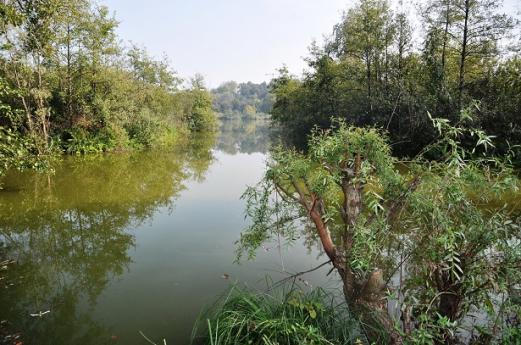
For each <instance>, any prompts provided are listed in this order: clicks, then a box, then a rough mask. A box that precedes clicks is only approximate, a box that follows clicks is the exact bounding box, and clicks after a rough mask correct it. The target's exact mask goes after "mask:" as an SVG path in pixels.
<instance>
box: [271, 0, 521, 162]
mask: <svg viewBox="0 0 521 345" xmlns="http://www.w3.org/2000/svg"><path fill="white" fill-rule="evenodd" d="M499 6H500V2H497V1H490V0H431V1H429V2H428V3H426V4H424V6H423V8H422V11H421V13H420V14H421V16H420V20H421V24H422V25H421V26H420V27H421V28H422V29H421V30H422V31H421V32H419V30H420V29H418V30H416V33H415V34H416V35H415V36H419V35H423V44H422V47H421V48H420V49H415V48H414V47H413V45H412V37H413V30H412V26H411V24H410V23H409V20H408V18H407V16H406V15H405V14H404V13H396V12H395V11H393V10H391V9H390V7H389V4H388V2H387V1H386V0H361V1H359V2H358V4H357V5H356V6H354V7H353V8H352V9H350V10H349V11H347V12H346V13H345V15H344V16H343V18H342V20H341V22H340V23H339V24H337V25H336V26H335V28H334V32H333V35H332V37H331V38H330V39H329V40H328V41H327V42H326V43H325V45H324V46H323V47H317V46H316V45H315V46H313V47H312V49H311V52H310V57H309V58H308V59H307V61H308V64H309V67H310V71H309V72H307V73H305V74H304V76H303V77H302V78H297V77H295V76H291V75H289V73H288V72H287V70H285V69H282V70H281V73H280V74H279V76H278V77H277V78H275V79H274V80H273V81H272V83H271V89H272V93H273V94H274V95H275V102H274V106H273V111H272V115H273V119H274V120H275V121H276V122H278V123H279V124H281V125H282V126H284V127H285V128H286V129H288V130H290V132H293V137H294V138H295V140H294V141H295V142H296V143H297V144H301V145H302V144H305V143H306V140H305V136H306V134H308V133H310V131H311V129H312V128H313V127H314V126H319V127H322V128H326V127H329V125H330V119H331V118H332V117H340V118H343V119H345V120H346V121H347V122H348V123H351V124H354V125H376V126H378V127H383V128H385V129H387V130H388V131H389V132H390V137H391V144H392V147H393V151H394V152H395V153H398V154H400V155H413V154H415V153H417V152H418V151H419V150H421V148H422V147H424V146H425V145H426V144H427V143H429V142H431V141H432V139H433V138H434V136H435V135H436V133H435V132H434V131H433V130H432V128H431V126H430V122H429V119H428V117H427V112H430V113H431V114H435V115H436V116H440V117H444V118H447V119H450V120H451V121H457V120H458V118H459V114H460V111H461V109H464V108H466V107H468V106H469V105H471V104H475V105H477V108H476V109H477V110H476V111H477V118H476V120H475V121H476V122H477V123H479V126H482V127H485V128H487V126H490V127H488V128H487V129H490V130H489V132H490V134H492V135H495V136H498V137H500V138H501V139H502V141H500V142H499V143H498V148H497V152H503V153H504V152H506V151H505V150H507V147H508V144H507V141H508V142H510V143H513V142H514V141H515V140H516V138H518V133H517V127H518V126H519V125H520V124H521V123H520V122H519V121H520V120H519V118H518V119H515V118H514V117H513V116H511V115H507V113H508V112H510V113H512V112H513V113H519V111H520V108H515V109H512V107H511V106H510V105H507V104H512V103H514V104H517V103H518V102H517V99H518V98H519V97H518V96H517V94H514V93H513V92H510V88H509V89H508V90H505V91H506V92H507V93H508V95H509V96H510V97H511V98H509V100H508V101H507V100H506V98H503V97H497V96H498V95H497V94H496V91H497V89H496V88H497V87H498V84H497V80H496V78H499V74H500V75H501V77H500V78H505V79H507V80H510V81H511V82H513V83H514V84H515V83H516V82H515V81H516V80H519V74H516V73H517V72H516V68H515V67H513V66H516V65H518V63H517V62H516V61H518V60H519V54H518V52H517V51H516V52H514V53H513V54H512V53H511V54H508V55H507V54H505V50H504V49H503V48H504V47H502V45H504V43H505V42H506V40H505V38H507V37H508V34H509V33H510V32H511V29H512V28H514V27H515V25H516V24H517V22H516V21H514V20H513V19H512V18H510V17H508V16H507V15H505V14H501V13H500V12H499V9H500V7H499ZM507 71H508V72H507ZM507 74H508V75H507ZM505 102H507V104H505ZM504 107H508V108H509V110H508V111H507V112H504V111H500V110H499V109H500V108H501V109H502V108H504ZM491 117H493V118H494V122H495V124H492V123H491V121H490V119H491ZM500 124H501V125H500Z"/></svg>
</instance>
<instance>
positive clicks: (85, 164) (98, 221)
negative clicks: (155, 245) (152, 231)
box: [0, 135, 215, 344]
mask: <svg viewBox="0 0 521 345" xmlns="http://www.w3.org/2000/svg"><path fill="white" fill-rule="evenodd" d="M193 139H194V140H192V142H193V143H192V144H190V145H186V146H185V147H183V148H179V149H177V150H175V151H171V152H141V153H122V154H110V155H104V156H88V157H66V158H65V159H64V160H63V162H60V163H58V164H57V165H56V173H55V174H51V175H44V174H36V173H31V172H26V173H17V172H12V173H11V174H9V175H7V176H6V177H5V178H4V179H3V182H2V183H3V187H4V190H2V191H0V215H1V218H0V261H2V260H5V259H11V260H14V263H13V264H10V265H8V269H7V270H3V271H1V272H2V273H0V278H2V279H0V289H1V290H2V293H0V320H9V324H10V325H11V327H12V328H13V329H15V330H18V331H21V332H22V334H23V340H24V342H25V343H27V344H51V343H52V344H56V340H57V339H59V343H62V344H105V343H111V342H112V343H113V341H114V340H115V338H114V337H113V336H112V334H111V332H110V329H107V328H104V327H102V326H101V325H100V324H98V323H97V322H96V321H95V320H93V319H91V317H90V313H89V311H91V310H92V308H94V307H95V305H96V300H97V298H98V297H99V296H100V294H101V293H102V292H103V290H104V289H105V288H106V287H107V285H108V283H109V282H110V281H111V280H112V279H114V278H115V277H117V276H119V275H121V274H122V273H123V272H124V271H125V269H126V268H127V267H128V265H129V264H130V262H131V258H130V256H129V254H128V251H129V249H130V248H131V247H133V246H134V245H135V242H134V235H133V234H132V231H131V229H133V228H135V227H137V226H138V225H139V224H141V223H142V222H144V221H146V220H147V219H148V218H149V217H150V216H151V215H152V214H153V213H154V212H155V211H156V210H157V209H158V208H160V207H169V208H171V207H173V206H174V202H175V199H176V197H177V196H178V195H179V193H180V192H181V191H182V190H183V189H184V188H185V186H184V184H183V183H184V182H185V181H187V180H188V179H196V180H199V181H200V180H203V179H204V175H205V172H206V170H207V169H208V167H209V165H210V163H211V161H212V159H213V157H212V151H211V148H212V147H213V144H214V142H215V136H213V135H204V136H201V138H193ZM11 284H13V285H11ZM47 310H50V313H48V314H46V315H44V316H43V317H32V316H30V314H34V313H38V312H45V311H47ZM0 343H1V340H0Z"/></svg>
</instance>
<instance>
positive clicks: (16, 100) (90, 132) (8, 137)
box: [0, 0, 215, 169]
mask: <svg viewBox="0 0 521 345" xmlns="http://www.w3.org/2000/svg"><path fill="white" fill-rule="evenodd" d="M0 13H1V17H0V45H1V53H0V127H1V133H2V134H1V135H2V137H1V138H0V159H1V165H2V167H3V168H4V169H5V168H6V167H7V166H11V165H16V162H14V161H22V160H21V159H20V158H22V157H21V156H24V157H30V156H44V155H49V154H53V153H56V152H67V153H95V152H103V151H110V150H121V149H133V148H144V147H155V146H165V145H171V144H172V143H173V142H175V140H177V139H179V138H180V137H182V136H186V135H187V134H188V133H189V132H190V131H192V132H194V131H201V130H206V129H211V128H213V127H214V125H215V119H214V115H213V112H212V108H211V105H212V104H211V95H210V94H209V92H208V91H207V90H206V88H205V87H204V83H203V81H202V79H201V77H198V76H196V77H195V78H194V79H193V80H192V81H191V83H190V85H189V86H188V87H186V86H183V81H182V80H181V79H180V78H179V77H178V76H177V75H176V74H175V72H173V71H172V69H171V68H170V66H169V63H168V60H167V59H166V58H164V59H162V60H155V59H153V58H151V57H150V56H149V55H148V54H147V53H146V51H145V50H144V49H142V48H139V47H137V46H131V47H122V46H121V44H120V43H119V39H118V37H117V36H116V33H115V30H116V28H117V25H118V23H117V21H116V20H115V19H114V18H113V17H112V16H111V15H110V14H109V11H108V9H107V8H106V7H103V6H98V5H96V4H94V3H93V2H92V1H89V0H34V1H33V0H31V1H3V2H2V3H1V4H0ZM13 160H14V161H13ZM26 165H31V163H29V164H26Z"/></svg>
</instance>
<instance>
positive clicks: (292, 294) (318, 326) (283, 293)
mask: <svg viewBox="0 0 521 345" xmlns="http://www.w3.org/2000/svg"><path fill="white" fill-rule="evenodd" d="M367 343H368V342H367V340H366V337H365V336H364V335H363V334H362V332H361V328H360V325H359V323H358V321H357V320H356V318H354V317H353V316H352V315H351V314H350V313H349V310H348V309H347V306H346V305H345V303H338V300H337V299H335V297H334V295H333V294H331V293H328V292H326V291H325V290H323V289H320V288H317V289H315V290H313V291H312V292H310V293H304V292H302V291H301V290H300V289H299V288H298V287H296V286H295V285H292V286H285V287H281V288H277V289H275V290H271V291H270V292H269V293H265V292H258V291H254V290H251V289H248V288H244V287H239V286H234V287H232V288H231V289H230V291H229V292H228V293H226V294H225V295H224V296H223V297H221V298H220V299H219V300H218V302H217V303H216V304H215V305H213V306H212V307H210V308H209V309H208V310H206V312H204V313H203V314H202V315H201V317H200V318H199V320H198V321H197V322H196V325H195V327H194V331H193V333H192V344H209V345H231V344H253V345H257V344H259V345H306V344H309V345H311V344H313V345H322V344H324V345H326V344H327V345H332V344H334V345H344V344H356V345H358V344H360V345H362V344H367Z"/></svg>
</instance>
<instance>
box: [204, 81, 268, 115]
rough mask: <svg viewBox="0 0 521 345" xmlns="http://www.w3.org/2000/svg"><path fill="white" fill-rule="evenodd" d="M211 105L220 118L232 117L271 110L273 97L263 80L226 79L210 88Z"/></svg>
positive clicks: (265, 112)
mask: <svg viewBox="0 0 521 345" xmlns="http://www.w3.org/2000/svg"><path fill="white" fill-rule="evenodd" d="M212 95H213V105H214V109H215V111H216V112H217V114H218V115H219V116H220V117H222V118H227V119H232V118H237V117H243V116H248V117H250V118H254V117H255V115H256V114H267V113H269V112H270V111H271V107H272V103H273V99H272V96H271V94H270V92H269V88H268V84H266V83H265V82H263V83H260V84H255V83H252V82H247V83H240V84H238V83H236V82H234V81H228V82H225V83H223V84H221V85H220V86H219V87H217V88H215V89H213V90H212Z"/></svg>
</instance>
